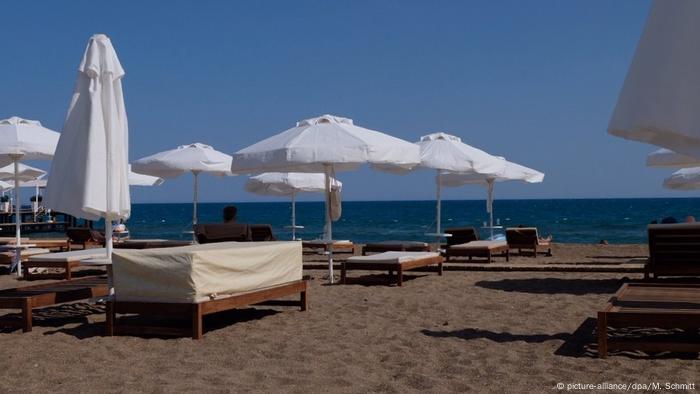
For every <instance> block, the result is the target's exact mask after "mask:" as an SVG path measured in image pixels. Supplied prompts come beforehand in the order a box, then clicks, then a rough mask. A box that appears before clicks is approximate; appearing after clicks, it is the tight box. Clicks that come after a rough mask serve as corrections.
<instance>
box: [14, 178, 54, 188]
mask: <svg viewBox="0 0 700 394" xmlns="http://www.w3.org/2000/svg"><path fill="white" fill-rule="evenodd" d="M47 183H48V180H47V179H35V180H33V181H22V180H20V182H19V187H46V184H47ZM14 186H15V184H14V182H10V187H14Z"/></svg>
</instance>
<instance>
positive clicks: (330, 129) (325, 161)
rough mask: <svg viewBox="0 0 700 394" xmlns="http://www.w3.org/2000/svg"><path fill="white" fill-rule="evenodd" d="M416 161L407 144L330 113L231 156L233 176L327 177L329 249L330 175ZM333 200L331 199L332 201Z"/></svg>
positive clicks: (328, 233) (412, 147) (413, 148)
mask: <svg viewBox="0 0 700 394" xmlns="http://www.w3.org/2000/svg"><path fill="white" fill-rule="evenodd" d="M418 163H420V152H419V148H418V146H416V145H415V144H412V143H410V142H407V141H404V140H401V139H399V138H395V137H392V136H390V135H387V134H384V133H380V132H378V131H374V130H370V129H366V128H363V127H359V126H356V125H355V124H354V122H353V121H352V119H347V118H342V117H339V116H333V115H323V116H319V117H317V118H311V119H306V120H303V121H301V122H297V124H296V126H295V127H292V128H291V129H288V130H286V131H283V132H281V133H279V134H277V135H274V136H272V137H270V138H267V139H264V140H262V141H260V142H258V143H256V144H253V145H251V146H249V147H247V148H244V149H241V150H239V151H238V152H236V153H235V154H234V155H233V162H232V164H231V171H233V172H234V173H262V172H272V171H278V172H322V173H324V174H325V191H326V228H325V234H324V239H325V241H326V242H328V243H329V245H331V246H332V239H333V230H332V224H331V218H332V216H333V214H332V206H333V205H337V203H338V197H339V194H338V193H334V196H332V195H331V177H332V176H333V175H334V173H335V171H346V170H353V169H356V168H358V167H359V166H361V165H363V164H371V165H373V166H375V167H376V168H379V169H386V168H392V167H396V168H406V169H410V168H413V167H415V166H416V165H417V164H418ZM334 197H335V198H334ZM329 249H330V250H331V252H330V253H329V254H328V267H329V274H330V278H329V279H330V281H331V282H332V281H333V253H332V247H331V248H329Z"/></svg>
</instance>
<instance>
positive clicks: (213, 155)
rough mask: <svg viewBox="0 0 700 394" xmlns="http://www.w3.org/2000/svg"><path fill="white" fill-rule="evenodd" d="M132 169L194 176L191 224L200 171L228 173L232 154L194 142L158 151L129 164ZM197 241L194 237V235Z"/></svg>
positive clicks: (194, 221) (160, 174) (164, 175)
mask: <svg viewBox="0 0 700 394" xmlns="http://www.w3.org/2000/svg"><path fill="white" fill-rule="evenodd" d="M131 168H132V169H133V170H134V171H136V172H138V173H140V174H146V175H151V176H156V177H160V178H175V177H178V176H180V175H182V174H186V173H191V174H192V176H193V177H194V197H193V199H192V201H193V202H192V224H193V225H195V224H197V200H198V199H199V198H198V197H199V196H198V193H199V174H202V173H205V174H211V175H219V176H225V175H231V156H229V155H227V154H225V153H222V152H219V151H217V150H215V149H214V148H212V147H211V146H209V145H205V144H202V143H199V142H197V143H194V144H189V145H181V146H178V147H177V148H176V149H171V150H167V151H164V152H159V153H156V154H154V155H151V156H147V157H144V158H142V159H138V160H136V161H135V162H133V163H131ZM193 237H194V240H195V241H196V236H195V235H193Z"/></svg>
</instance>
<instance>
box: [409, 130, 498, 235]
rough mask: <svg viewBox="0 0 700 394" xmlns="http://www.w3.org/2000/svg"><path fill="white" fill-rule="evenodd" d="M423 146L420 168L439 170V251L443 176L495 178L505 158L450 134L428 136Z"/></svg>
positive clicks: (421, 142)
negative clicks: (452, 172)
mask: <svg viewBox="0 0 700 394" xmlns="http://www.w3.org/2000/svg"><path fill="white" fill-rule="evenodd" d="M416 144H417V145H418V146H419V147H420V156H421V163H420V165H419V167H421V168H429V169H434V170H435V186H436V196H435V202H436V209H435V223H436V224H435V228H436V232H435V238H436V243H437V245H438V247H437V248H436V249H439V245H440V238H441V237H443V236H445V234H442V228H441V216H442V215H441V212H440V211H441V198H440V191H441V189H442V174H443V172H444V171H455V172H465V173H466V172H468V173H474V174H480V175H493V174H496V173H498V172H500V171H502V170H503V167H504V160H503V158H500V157H496V156H492V155H490V154H488V153H486V152H484V151H482V150H480V149H477V148H474V147H473V146H470V145H467V144H465V143H464V142H462V139H461V138H459V137H457V136H454V135H450V134H447V133H433V134H428V135H424V136H423V137H421V139H420V141H418V142H417V143H416Z"/></svg>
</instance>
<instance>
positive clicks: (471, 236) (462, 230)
mask: <svg viewBox="0 0 700 394" xmlns="http://www.w3.org/2000/svg"><path fill="white" fill-rule="evenodd" d="M445 233H446V234H450V235H451V237H447V247H448V248H449V247H450V246H452V245H461V244H465V243H467V242H471V241H478V240H479V232H478V231H477V230H476V229H475V228H474V227H453V228H448V229H445Z"/></svg>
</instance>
